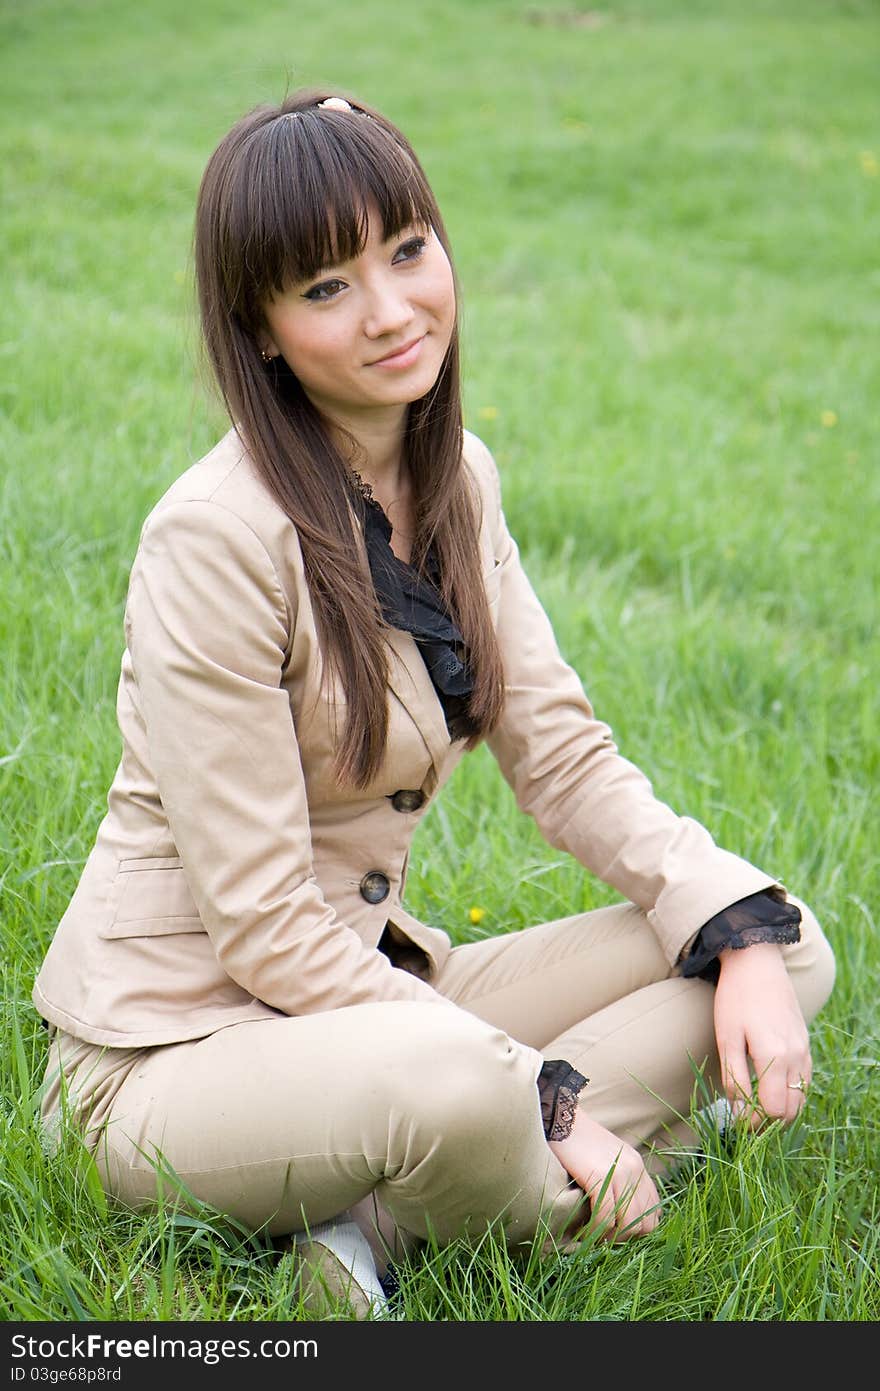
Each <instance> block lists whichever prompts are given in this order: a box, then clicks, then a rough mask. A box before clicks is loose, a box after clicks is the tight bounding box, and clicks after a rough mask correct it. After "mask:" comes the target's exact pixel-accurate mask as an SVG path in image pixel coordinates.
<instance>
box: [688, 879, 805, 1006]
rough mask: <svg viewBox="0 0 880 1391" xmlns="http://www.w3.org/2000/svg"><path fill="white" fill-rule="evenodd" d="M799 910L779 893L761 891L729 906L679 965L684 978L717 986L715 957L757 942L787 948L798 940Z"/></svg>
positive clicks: (705, 926)
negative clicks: (708, 982)
mask: <svg viewBox="0 0 880 1391" xmlns="http://www.w3.org/2000/svg"><path fill="white" fill-rule="evenodd" d="M800 921H801V910H800V908H798V907H797V905H796V904H794V903H789V902H788V901H787V899H786V898H785V897H784V894H783V892H782V890H780V889H764V890H762V891H761V893H757V894H749V896H748V897H747V898H741V899H740V900H739V902H737V903H732V904H731V905H730V907H729V908H724V909H722V911H721V912H720V913H716V914H715V916H714V918H710V919H709V921H708V922H707V923H704V924H703V926H702V927H701V928H700V931H699V932H698V933H697V935H696V937H695V938H694V943H693V946H692V947H691V950H690V952H689V954H688V955H687V956H686V957H685V959H684V961H683V962H682V967H681V973H682V975H683V976H699V977H700V979H701V980H708V981H711V982H712V984H713V985H714V984H717V981H718V977H719V974H720V971H721V967H720V965H719V962H718V953H719V952H722V951H727V950H730V951H741V950H742V949H743V948H744V947H753V946H756V945H757V944H758V943H759V942H776V943H777V944H779V945H782V946H790V945H791V943H793V942H799V941H800V940H801V929H800Z"/></svg>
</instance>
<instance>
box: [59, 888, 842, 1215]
mask: <svg viewBox="0 0 880 1391" xmlns="http://www.w3.org/2000/svg"><path fill="white" fill-rule="evenodd" d="M800 906H801V911H802V913H803V922H802V924H801V941H800V942H799V943H797V944H796V945H793V946H790V947H785V948H783V952H784V955H785V959H786V963H787V966H788V970H789V972H790V975H791V979H792V982H793V984H794V987H795V990H796V992H797V995H798V999H799V1001H800V1005H801V1009H802V1010H803V1013H804V1016H805V1018H806V1019H807V1020H810V1019H812V1017H813V1016H814V1015H815V1014H816V1012H817V1011H818V1010H819V1009H820V1008H821V1006H822V1004H823V1003H824V1002H825V1000H826V999H827V997H828V995H829V993H830V990H831V986H832V983H833V979H834V960H833V956H832V953H831V949H830V947H829V946H828V943H827V941H826V940H825V938H824V936H823V935H822V932H821V929H820V928H819V925H818V923H817V922H816V919H815V917H814V916H813V914H812V913H811V912H810V910H809V909H808V908H807V907H806V906H805V905H803V904H801V905H800ZM435 984H436V986H437V989H438V990H439V991H440V993H442V994H443V995H445V996H446V997H447V998H448V999H450V1000H452V1001H454V1002H455V1003H456V1004H458V1005H460V1006H461V1008H460V1009H455V1010H453V1009H447V1008H445V1007H443V1006H438V1005H433V1004H421V1003H410V1002H395V1003H389V1004H384V1003H382V1004H366V1005H356V1006H353V1007H351V1008H348V1009H340V1010H334V1011H330V1012H327V1013H323V1014H315V1015H305V1016H301V1017H290V1018H289V1017H283V1018H279V1019H277V1020H267V1021H255V1022H249V1023H244V1024H237V1025H232V1026H230V1027H228V1028H224V1029H221V1030H219V1031H218V1032H216V1033H214V1034H211V1035H209V1036H208V1037H206V1038H201V1039H195V1040H192V1041H188V1042H185V1043H176V1044H166V1045H163V1046H161V1047H156V1048H146V1049H131V1050H124V1049H107V1048H102V1047H99V1046H97V1045H94V1044H87V1043H83V1042H81V1041H80V1040H78V1039H75V1038H73V1037H71V1036H70V1035H66V1034H64V1033H61V1032H56V1034H55V1036H54V1038H53V1043H52V1047H51V1052H50V1059H49V1065H48V1068H47V1075H46V1091H45V1097H44V1102H43V1117H44V1122H45V1123H46V1125H47V1126H48V1127H50V1128H51V1126H52V1123H53V1121H55V1120H56V1119H57V1117H58V1115H59V1112H60V1109H61V1106H62V1094H63V1095H64V1098H65V1100H64V1105H65V1106H66V1107H67V1110H68V1113H69V1114H70V1115H71V1116H72V1117H73V1118H74V1120H75V1121H76V1122H77V1123H78V1124H79V1125H80V1126H81V1127H82V1130H83V1132H84V1133H85V1135H86V1142H87V1144H88V1145H89V1147H90V1148H91V1149H92V1150H93V1151H94V1154H95V1158H96V1162H97V1164H98V1171H99V1173H100V1176H101V1180H102V1183H103V1184H104V1185H105V1187H106V1189H107V1191H108V1192H109V1193H111V1194H113V1195H115V1196H116V1197H117V1198H119V1199H120V1200H121V1201H122V1202H124V1203H126V1204H128V1205H131V1206H134V1207H143V1206H148V1205H151V1204H153V1203H155V1201H156V1199H157V1194H158V1191H159V1186H160V1185H162V1186H163V1188H164V1192H165V1194H166V1195H168V1196H173V1194H174V1191H175V1185H176V1180H178V1179H179V1180H180V1181H181V1182H182V1184H183V1185H185V1190H184V1194H183V1196H184V1200H185V1192H186V1191H188V1192H189V1193H191V1194H193V1195H194V1196H195V1197H196V1198H197V1199H199V1200H201V1201H203V1202H207V1203H209V1204H211V1205H213V1206H214V1207H215V1208H218V1209H221V1210H222V1211H224V1212H226V1213H228V1214H230V1215H231V1216H232V1217H234V1218H237V1219H238V1220H239V1221H240V1222H242V1223H243V1224H245V1225H246V1226H247V1227H248V1228H250V1229H252V1230H258V1229H262V1230H265V1231H266V1232H267V1233H268V1234H269V1235H272V1236H278V1235H280V1234H285V1233H290V1232H294V1231H301V1230H303V1229H304V1228H305V1227H306V1226H309V1227H311V1226H313V1225H315V1224H316V1223H319V1222H322V1221H325V1220H327V1219H328V1218H331V1217H334V1216H336V1215H337V1214H339V1213H340V1212H342V1211H344V1210H347V1209H355V1211H356V1212H359V1213H360V1214H361V1215H363V1213H364V1212H365V1211H366V1210H367V1209H369V1208H374V1209H375V1211H376V1212H377V1213H379V1212H384V1213H385V1214H387V1215H388V1216H389V1217H390V1222H391V1224H392V1225H394V1224H396V1226H397V1227H398V1228H402V1229H403V1230H404V1231H405V1232H409V1233H412V1234H415V1235H416V1236H418V1237H426V1236H428V1235H429V1234H431V1233H433V1234H434V1235H435V1236H436V1237H437V1238H438V1239H439V1240H441V1241H442V1240H449V1239H451V1238H453V1237H454V1236H456V1235H458V1234H461V1233H463V1232H465V1231H466V1230H468V1229H470V1230H474V1229H476V1230H480V1229H482V1230H485V1226H486V1223H487V1222H490V1221H493V1220H494V1219H497V1218H501V1219H502V1220H503V1222H504V1225H505V1229H506V1233H507V1237H508V1240H510V1241H511V1242H513V1243H516V1242H520V1241H529V1240H530V1239H531V1238H532V1237H533V1236H534V1235H535V1233H536V1232H538V1231H539V1230H540V1231H543V1230H545V1229H547V1230H549V1231H550V1232H551V1233H554V1234H557V1235H559V1234H561V1233H562V1231H563V1229H564V1227H565V1226H566V1225H567V1224H568V1223H569V1222H570V1220H571V1218H572V1215H573V1214H576V1213H577V1210H578V1207H579V1204H580V1198H581V1195H580V1192H579V1190H577V1189H576V1188H575V1187H574V1185H573V1184H571V1182H570V1181H569V1179H568V1175H567V1174H566V1172H565V1170H564V1169H563V1168H562V1166H561V1165H560V1163H559V1162H558V1160H557V1159H556V1158H555V1156H554V1155H553V1154H552V1152H551V1151H550V1149H549V1147H548V1145H547V1144H546V1141H545V1139H544V1133H543V1128H542V1124H541V1117H540V1111H539V1106H538V1094H537V1088H536V1085H535V1083H536V1077H537V1074H538V1071H539V1069H540V1066H541V1063H542V1061H543V1059H544V1058H548V1059H549V1058H564V1059H566V1060H567V1061H568V1062H570V1063H572V1064H573V1065H574V1066H575V1067H576V1068H578V1070H579V1071H581V1072H582V1073H584V1075H585V1076H586V1077H588V1078H589V1085H588V1086H587V1088H586V1090H585V1091H584V1092H583V1094H582V1097H581V1105H582V1106H583V1107H584V1109H585V1110H586V1111H587V1112H589V1114H590V1115H591V1116H593V1117H594V1118H595V1119H596V1120H598V1121H600V1122H601V1123H602V1124H603V1125H605V1126H606V1127H608V1129H610V1130H612V1131H613V1132H614V1133H615V1134H617V1135H619V1136H620V1137H621V1138H622V1139H625V1140H628V1141H629V1142H630V1143H631V1144H634V1145H636V1146H638V1147H640V1148H642V1149H643V1150H645V1149H647V1148H648V1147H650V1146H652V1145H655V1144H657V1142H658V1141H659V1143H660V1144H663V1140H664V1136H666V1135H669V1134H681V1132H682V1129H683V1125H684V1122H685V1120H686V1118H687V1116H688V1114H689V1111H690V1108H691V1105H692V1102H693V1099H694V1096H695V1087H696V1080H697V1079H696V1074H695V1067H697V1068H703V1069H704V1070H705V1076H706V1078H707V1079H709V1081H710V1082H714V1081H716V1080H717V1067H718V1062H717V1055H716V1050H715V1042H714V1032H713V996H714V990H713V987H712V986H710V985H708V984H706V983H705V982H703V981H700V980H684V979H682V978H681V977H679V976H677V975H675V974H672V973H670V970H669V967H668V965H667V963H666V961H665V959H664V957H663V956H662V953H661V952H660V949H659V947H658V945H657V941H656V938H655V936H654V933H653V932H652V930H651V928H650V926H649V925H648V922H647V920H646V918H645V916H644V914H643V913H642V912H641V911H640V910H638V909H637V908H634V907H632V906H631V905H629V904H623V905H619V906H614V907H610V908H602V909H598V910H597V911H595V912H592V913H586V914H579V915H577V916H575V917H570V918H564V919H561V920H559V921H557V922H550V923H544V924H541V925H540V926H537V927H532V928H527V929H524V930H522V931H519V932H512V933H508V934H507V935H505V936H501V937H494V938H490V939H488V940H486V941H481V942H475V943H469V944H466V945H463V946H459V947H456V948H454V949H453V951H452V953H451V954H450V956H449V959H448V962H447V964H446V966H445V968H444V970H443V972H442V974H441V976H440V977H439V979H438V980H437V981H436V982H435ZM698 1104H699V1103H698ZM175 1176H176V1178H175Z"/></svg>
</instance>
